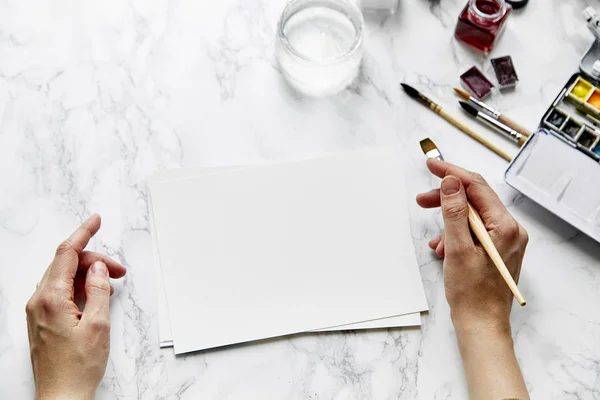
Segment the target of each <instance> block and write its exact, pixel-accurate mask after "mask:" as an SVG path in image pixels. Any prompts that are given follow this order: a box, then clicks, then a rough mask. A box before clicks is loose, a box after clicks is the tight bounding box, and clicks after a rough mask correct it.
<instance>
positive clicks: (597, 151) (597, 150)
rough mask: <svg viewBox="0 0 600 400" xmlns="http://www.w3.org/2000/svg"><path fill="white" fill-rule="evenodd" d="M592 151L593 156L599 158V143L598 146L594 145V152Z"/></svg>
mask: <svg viewBox="0 0 600 400" xmlns="http://www.w3.org/2000/svg"><path fill="white" fill-rule="evenodd" d="M592 151H593V152H594V154H596V155H597V156H598V157H600V142H598V144H597V145H596V147H594V150H592Z"/></svg>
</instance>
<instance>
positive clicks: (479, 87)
mask: <svg viewBox="0 0 600 400" xmlns="http://www.w3.org/2000/svg"><path fill="white" fill-rule="evenodd" d="M460 81H461V83H462V84H463V85H464V86H465V87H466V88H467V89H469V90H470V91H471V93H473V95H475V97H477V98H478V99H479V100H483V99H485V98H486V97H488V96H489V95H490V93H492V91H493V89H494V85H493V84H492V82H490V81H489V79H488V78H486V77H485V75H483V72H481V71H480V70H479V69H477V67H472V68H471V69H469V70H468V71H467V72H465V73H464V74H462V75H461V76H460Z"/></svg>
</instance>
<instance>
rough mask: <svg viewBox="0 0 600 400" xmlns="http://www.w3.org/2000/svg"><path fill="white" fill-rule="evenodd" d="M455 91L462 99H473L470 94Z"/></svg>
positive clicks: (458, 90)
mask: <svg viewBox="0 0 600 400" xmlns="http://www.w3.org/2000/svg"><path fill="white" fill-rule="evenodd" d="M454 91H455V92H456V94H457V95H459V96H460V97H462V98H463V99H465V100H469V99H470V98H471V96H470V95H469V93H467V92H464V91H462V90H460V89H457V88H454Z"/></svg>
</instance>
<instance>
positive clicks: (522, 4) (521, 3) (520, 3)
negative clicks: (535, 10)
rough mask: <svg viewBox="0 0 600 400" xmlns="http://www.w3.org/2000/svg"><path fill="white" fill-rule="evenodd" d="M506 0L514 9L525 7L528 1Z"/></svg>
mask: <svg viewBox="0 0 600 400" xmlns="http://www.w3.org/2000/svg"><path fill="white" fill-rule="evenodd" d="M506 2H507V3H508V4H510V5H511V6H512V8H514V9H515V10H516V9H518V8H523V7H525V6H526V5H527V3H529V0H506Z"/></svg>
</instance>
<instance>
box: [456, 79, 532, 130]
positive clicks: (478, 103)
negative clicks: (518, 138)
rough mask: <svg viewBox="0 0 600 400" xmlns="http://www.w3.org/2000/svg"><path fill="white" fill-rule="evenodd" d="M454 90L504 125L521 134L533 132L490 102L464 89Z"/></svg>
mask: <svg viewBox="0 0 600 400" xmlns="http://www.w3.org/2000/svg"><path fill="white" fill-rule="evenodd" d="M454 91H455V92H456V94H457V95H459V96H460V97H462V98H463V99H465V100H467V101H468V102H470V103H472V104H473V105H475V107H477V108H478V109H479V110H481V111H483V112H484V113H485V114H487V115H489V116H490V117H492V118H494V119H495V120H497V121H500V122H502V123H503V124H504V125H507V126H509V127H511V128H512V129H514V130H515V131H517V132H519V133H520V134H521V135H524V136H525V137H529V136H531V132H529V131H528V130H527V129H525V128H523V127H522V126H521V125H519V124H517V123H516V122H515V121H513V120H512V119H510V118H508V117H507V116H506V115H504V114H502V113H501V112H500V111H498V110H495V109H494V108H492V107H491V106H489V105H488V104H485V103H484V102H483V101H481V100H477V99H476V98H475V97H473V96H471V95H469V93H467V92H465V91H463V90H460V89H457V88H454Z"/></svg>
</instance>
